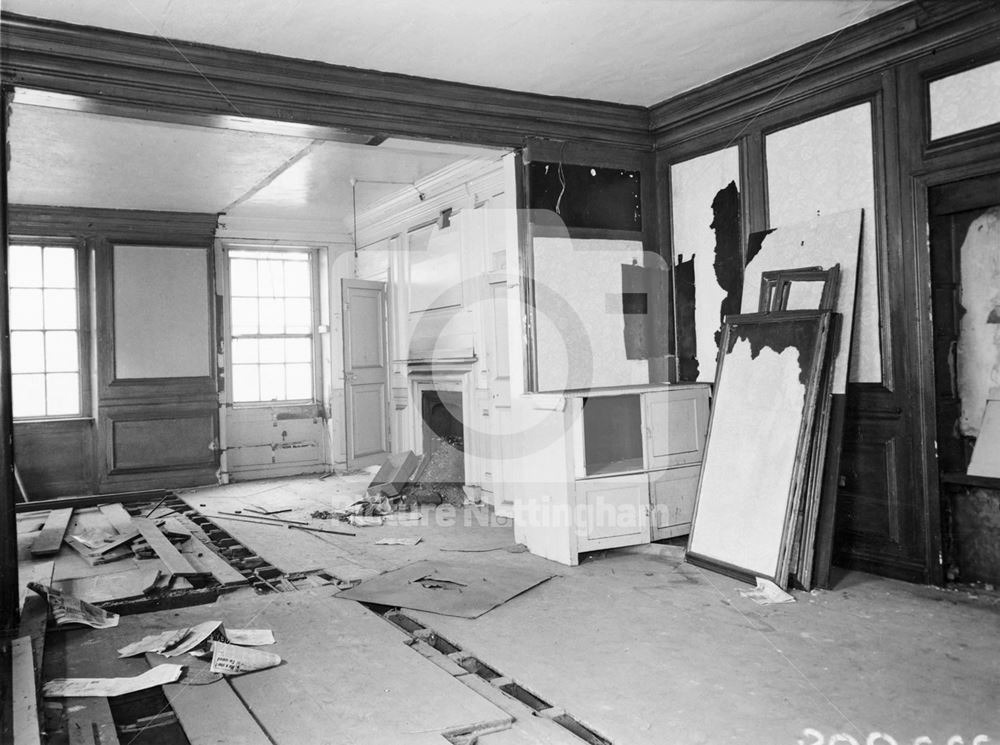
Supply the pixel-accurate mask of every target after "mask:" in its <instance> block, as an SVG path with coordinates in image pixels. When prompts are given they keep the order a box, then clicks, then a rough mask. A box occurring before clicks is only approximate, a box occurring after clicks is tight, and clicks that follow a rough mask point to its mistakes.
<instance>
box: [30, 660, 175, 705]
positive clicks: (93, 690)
mask: <svg viewBox="0 0 1000 745" xmlns="http://www.w3.org/2000/svg"><path fill="white" fill-rule="evenodd" d="M183 669H184V666H183V665H157V666H156V667H154V668H153V669H151V670H147V671H146V672H144V673H143V674H142V675H137V676H135V677H134V678H57V679H55V680H50V681H49V682H48V683H46V684H45V686H44V687H43V688H42V695H43V696H45V697H47V698H76V697H79V696H100V697H103V698H111V697H112V696H121V695H123V694H126V693H134V692H135V691H142V690H145V689H146V688H155V687H156V686H161V685H164V684H166V683H173V682H175V681H176V680H177V679H178V678H180V677H181V671H182V670H183Z"/></svg>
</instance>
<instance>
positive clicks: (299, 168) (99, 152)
mask: <svg viewBox="0 0 1000 745" xmlns="http://www.w3.org/2000/svg"><path fill="white" fill-rule="evenodd" d="M19 93H20V92H19ZM29 98H30V96H29ZM9 141H10V151H11V164H10V174H9V178H8V192H9V201H10V203H11V204H29V205H51V206H68V207H97V208H108V209H142V210H167V211H179V212H209V213H211V212H225V213H226V214H228V215H230V216H237V217H238V216H249V217H268V218H278V219H293V220H319V221H333V222H336V223H337V224H341V225H345V226H346V225H349V224H350V218H351V213H352V210H353V204H354V194H353V193H352V192H353V191H354V188H353V187H352V184H351V181H352V179H353V180H355V181H356V182H357V184H356V197H357V206H358V209H359V210H363V209H364V208H365V207H366V206H368V205H370V204H372V203H374V202H375V201H378V200H379V199H381V198H383V197H385V196H386V195H388V194H391V193H394V192H398V191H400V190H403V189H408V188H412V187H410V186H408V185H409V184H412V183H413V182H414V181H418V180H420V179H423V178H425V177H426V176H428V175H430V174H432V173H434V172H435V171H438V170H440V169H441V168H444V167H445V166H448V165H450V164H452V163H455V162H456V161H459V160H464V159H469V158H481V159H495V158H497V157H499V155H500V151H496V150H490V149H487V148H473V147H465V146H459V145H445V144H436V143H424V142H408V141H405V140H396V139H390V140H387V141H385V142H383V143H382V144H381V145H379V146H377V147H373V146H369V145H354V144H347V143H340V142H330V141H317V140H310V139H306V138H301V137H288V136H280V135H271V134H262V133H258V132H243V131H236V130H230V129H215V128H209V127H196V126H189V125H181V124H167V123H161V122H155V121H139V120H135V119H125V118H121V117H113V116H105V115H100V114H90V113H82V112H77V111H66V110H62V109H58V108H51V107H47V106H39V105H33V104H25V103H19V102H18V96H15V103H14V105H13V107H12V111H11V118H10V132H9ZM385 182H390V183H385Z"/></svg>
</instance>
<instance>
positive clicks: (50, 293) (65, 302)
mask: <svg viewBox="0 0 1000 745" xmlns="http://www.w3.org/2000/svg"><path fill="white" fill-rule="evenodd" d="M45 328H47V329H75V328H76V290H45Z"/></svg>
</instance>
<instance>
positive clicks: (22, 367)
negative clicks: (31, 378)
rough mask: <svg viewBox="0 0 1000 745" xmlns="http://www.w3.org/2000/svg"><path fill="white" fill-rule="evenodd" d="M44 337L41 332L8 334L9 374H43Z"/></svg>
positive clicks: (14, 332) (13, 332)
mask: <svg viewBox="0 0 1000 745" xmlns="http://www.w3.org/2000/svg"><path fill="white" fill-rule="evenodd" d="M44 336H45V335H44V334H43V333H42V332H41V331H12V332H11V333H10V368H11V372H14V373H31V372H45V341H44Z"/></svg>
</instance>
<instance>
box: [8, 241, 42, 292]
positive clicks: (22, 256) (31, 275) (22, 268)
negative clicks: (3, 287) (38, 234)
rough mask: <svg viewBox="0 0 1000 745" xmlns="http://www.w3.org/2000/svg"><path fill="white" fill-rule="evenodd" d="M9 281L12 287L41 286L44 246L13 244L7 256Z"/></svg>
mask: <svg viewBox="0 0 1000 745" xmlns="http://www.w3.org/2000/svg"><path fill="white" fill-rule="evenodd" d="M7 281H8V283H9V284H10V286H11V287H41V286H42V247H41V246H11V247H10V252H9V255H8V257H7Z"/></svg>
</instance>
